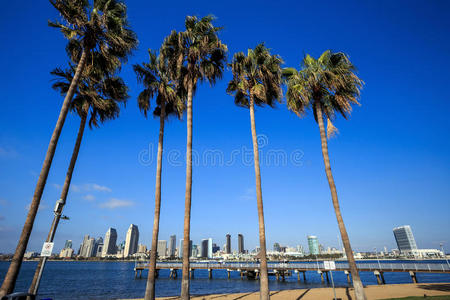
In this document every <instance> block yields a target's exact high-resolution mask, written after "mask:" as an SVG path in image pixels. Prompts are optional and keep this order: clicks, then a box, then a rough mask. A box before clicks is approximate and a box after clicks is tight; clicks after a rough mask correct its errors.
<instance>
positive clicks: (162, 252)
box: [156, 240, 167, 257]
mask: <svg viewBox="0 0 450 300" xmlns="http://www.w3.org/2000/svg"><path fill="white" fill-rule="evenodd" d="M166 250H167V241H165V240H159V241H158V247H157V249H156V252H157V253H158V257H166Z"/></svg>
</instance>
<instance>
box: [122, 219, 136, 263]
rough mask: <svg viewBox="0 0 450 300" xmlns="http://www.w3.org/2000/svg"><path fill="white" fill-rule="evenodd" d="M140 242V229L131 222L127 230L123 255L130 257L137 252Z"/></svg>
mask: <svg viewBox="0 0 450 300" xmlns="http://www.w3.org/2000/svg"><path fill="white" fill-rule="evenodd" d="M138 242H139V229H138V227H137V226H136V225H134V224H131V225H130V227H129V228H128V231H127V237H126V239H125V249H124V252H123V256H124V257H128V256H130V255H132V254H134V253H136V252H137V250H138Z"/></svg>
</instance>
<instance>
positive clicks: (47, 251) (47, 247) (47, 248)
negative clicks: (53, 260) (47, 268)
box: [41, 242, 54, 257]
mask: <svg viewBox="0 0 450 300" xmlns="http://www.w3.org/2000/svg"><path fill="white" fill-rule="evenodd" d="M53 245H54V243H47V242H45V243H44V245H43V246H42V251H41V256H43V257H44V256H47V257H50V256H52V250H53Z"/></svg>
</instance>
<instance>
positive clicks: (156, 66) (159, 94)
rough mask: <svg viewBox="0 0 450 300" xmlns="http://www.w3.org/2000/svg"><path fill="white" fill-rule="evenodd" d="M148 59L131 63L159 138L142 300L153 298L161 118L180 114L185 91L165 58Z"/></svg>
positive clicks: (143, 107) (141, 100)
mask: <svg viewBox="0 0 450 300" xmlns="http://www.w3.org/2000/svg"><path fill="white" fill-rule="evenodd" d="M148 53H149V58H150V62H149V63H142V64H141V65H138V64H136V65H134V66H133V68H134V71H135V73H136V75H137V79H138V81H139V82H141V83H142V84H143V85H144V90H143V91H142V92H141V93H140V94H139V96H138V106H139V109H140V110H141V111H142V112H143V113H144V115H145V117H147V112H148V110H149V109H150V98H153V97H156V105H157V106H156V108H155V110H154V112H153V114H154V115H155V116H157V117H159V141H158V158H157V165H156V184H155V216H154V218H153V235H152V249H151V252H150V264H149V265H150V268H149V271H148V277H147V288H146V290H145V300H150V299H151V300H153V299H155V277H156V276H155V273H156V256H157V253H156V252H157V245H158V234H159V216H160V209H161V172H162V154H163V140H164V121H165V119H166V118H168V117H169V116H170V115H176V116H177V117H178V118H181V115H182V113H183V109H184V102H183V100H184V98H185V95H184V94H185V93H183V90H182V89H181V88H178V87H177V85H176V84H175V82H174V80H173V79H172V78H171V73H170V71H169V70H168V63H167V60H164V59H162V58H161V56H157V55H156V53H155V52H153V51H150V50H149V51H148Z"/></svg>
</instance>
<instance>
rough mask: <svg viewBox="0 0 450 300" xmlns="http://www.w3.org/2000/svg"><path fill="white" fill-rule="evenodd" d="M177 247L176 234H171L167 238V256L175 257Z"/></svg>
mask: <svg viewBox="0 0 450 300" xmlns="http://www.w3.org/2000/svg"><path fill="white" fill-rule="evenodd" d="M176 249H177V236H176V235H171V236H170V240H169V251H168V252H169V253H168V254H167V255H169V257H175V250H176Z"/></svg>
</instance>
